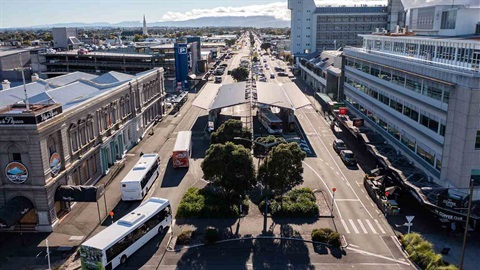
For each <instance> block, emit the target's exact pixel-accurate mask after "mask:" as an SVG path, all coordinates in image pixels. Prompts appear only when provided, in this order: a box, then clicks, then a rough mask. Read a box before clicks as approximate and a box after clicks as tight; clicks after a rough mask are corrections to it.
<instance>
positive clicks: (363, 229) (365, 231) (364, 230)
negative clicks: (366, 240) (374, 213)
mask: <svg viewBox="0 0 480 270" xmlns="http://www.w3.org/2000/svg"><path fill="white" fill-rule="evenodd" d="M357 221H358V224H360V227H361V228H362V231H363V233H364V234H368V231H367V228H365V226H364V225H363V223H362V221H361V220H360V219H357Z"/></svg>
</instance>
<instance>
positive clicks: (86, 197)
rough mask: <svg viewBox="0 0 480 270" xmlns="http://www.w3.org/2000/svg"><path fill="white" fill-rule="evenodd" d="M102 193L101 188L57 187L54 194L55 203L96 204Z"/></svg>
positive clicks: (102, 188) (102, 189)
mask: <svg viewBox="0 0 480 270" xmlns="http://www.w3.org/2000/svg"><path fill="white" fill-rule="evenodd" d="M103 193H104V187H103V186H98V187H95V186H68V185H64V186H59V187H58V188H57V191H56V192H55V201H60V202H96V201H97V200H98V199H99V198H100V197H101V196H102V195H103Z"/></svg>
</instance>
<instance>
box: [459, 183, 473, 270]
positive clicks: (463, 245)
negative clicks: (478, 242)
mask: <svg viewBox="0 0 480 270" xmlns="http://www.w3.org/2000/svg"><path fill="white" fill-rule="evenodd" d="M473 182H474V181H473V179H470V193H469V195H468V210H467V211H468V212H467V220H466V222H465V231H464V232H463V244H462V256H461V257H460V270H462V269H463V260H464V258H465V248H466V244H467V234H468V223H469V221H470V211H471V210H472V195H473Z"/></svg>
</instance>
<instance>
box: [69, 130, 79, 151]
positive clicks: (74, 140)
mask: <svg viewBox="0 0 480 270" xmlns="http://www.w3.org/2000/svg"><path fill="white" fill-rule="evenodd" d="M69 131H70V132H69V133H70V146H71V147H72V152H76V151H77V150H78V127H77V125H74V124H72V125H71V126H70V129H69Z"/></svg>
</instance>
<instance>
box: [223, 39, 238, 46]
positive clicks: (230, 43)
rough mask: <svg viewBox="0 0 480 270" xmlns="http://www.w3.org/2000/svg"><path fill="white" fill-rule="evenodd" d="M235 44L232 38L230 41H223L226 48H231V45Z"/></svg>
mask: <svg viewBox="0 0 480 270" xmlns="http://www.w3.org/2000/svg"><path fill="white" fill-rule="evenodd" d="M235 42H237V40H236V39H234V38H232V39H225V45H227V46H228V47H231V46H233V45H235Z"/></svg>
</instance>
